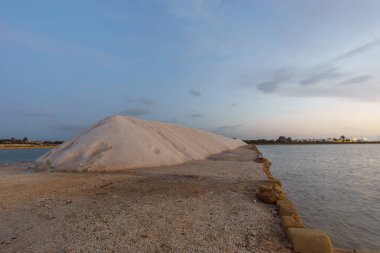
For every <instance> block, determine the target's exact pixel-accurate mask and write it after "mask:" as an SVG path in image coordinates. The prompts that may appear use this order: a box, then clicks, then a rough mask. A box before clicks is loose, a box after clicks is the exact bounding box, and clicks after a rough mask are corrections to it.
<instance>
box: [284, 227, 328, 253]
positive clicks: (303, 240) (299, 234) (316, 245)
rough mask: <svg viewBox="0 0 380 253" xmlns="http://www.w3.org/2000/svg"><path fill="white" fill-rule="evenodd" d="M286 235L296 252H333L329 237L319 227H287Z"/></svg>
mask: <svg viewBox="0 0 380 253" xmlns="http://www.w3.org/2000/svg"><path fill="white" fill-rule="evenodd" d="M287 236H288V239H289V241H290V243H291V244H292V246H293V250H294V252H296V253H334V251H333V247H332V243H331V239H330V237H329V236H328V235H327V234H326V233H325V232H323V231H322V230H320V229H307V228H288V230H287Z"/></svg>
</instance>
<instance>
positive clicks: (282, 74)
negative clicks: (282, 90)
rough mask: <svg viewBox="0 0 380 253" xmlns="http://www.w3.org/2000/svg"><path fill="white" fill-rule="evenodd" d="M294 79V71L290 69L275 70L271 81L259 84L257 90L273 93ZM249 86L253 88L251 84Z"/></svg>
mask: <svg viewBox="0 0 380 253" xmlns="http://www.w3.org/2000/svg"><path fill="white" fill-rule="evenodd" d="M292 78H293V74H292V71H291V70H290V69H289V68H283V69H279V70H275V71H273V73H272V78H271V79H270V80H267V81H264V82H261V83H258V84H257V85H256V87H257V89H258V90H260V91H262V92H264V93H273V92H275V91H277V90H278V88H279V87H280V85H281V84H283V83H286V82H289V81H291V80H292ZM248 86H252V85H251V84H249V85H248Z"/></svg>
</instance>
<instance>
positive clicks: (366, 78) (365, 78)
mask: <svg viewBox="0 0 380 253" xmlns="http://www.w3.org/2000/svg"><path fill="white" fill-rule="evenodd" d="M371 78H372V76H371V75H366V76H357V77H353V78H350V79H348V80H344V81H342V82H340V83H339V84H338V85H347V84H356V83H365V82H367V81H369V80H370V79H371Z"/></svg>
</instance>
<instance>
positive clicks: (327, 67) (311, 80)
mask: <svg viewBox="0 0 380 253" xmlns="http://www.w3.org/2000/svg"><path fill="white" fill-rule="evenodd" d="M347 75H348V74H346V73H342V72H340V71H339V68H338V67H336V66H334V65H333V64H319V65H317V66H315V67H313V68H311V69H310V70H309V71H308V73H307V74H306V76H305V78H304V79H302V80H301V81H300V82H299V83H300V84H301V85H313V84H316V83H319V82H322V81H326V80H327V81H328V80H334V79H338V78H340V77H344V76H347Z"/></svg>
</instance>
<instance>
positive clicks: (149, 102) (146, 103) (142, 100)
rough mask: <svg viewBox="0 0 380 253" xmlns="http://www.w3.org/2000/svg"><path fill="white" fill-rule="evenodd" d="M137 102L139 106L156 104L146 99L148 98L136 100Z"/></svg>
mask: <svg viewBox="0 0 380 253" xmlns="http://www.w3.org/2000/svg"><path fill="white" fill-rule="evenodd" d="M137 101H138V102H139V103H140V104H142V105H154V104H157V102H156V101H154V100H152V99H148V98H143V97H140V98H138V99H137Z"/></svg>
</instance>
